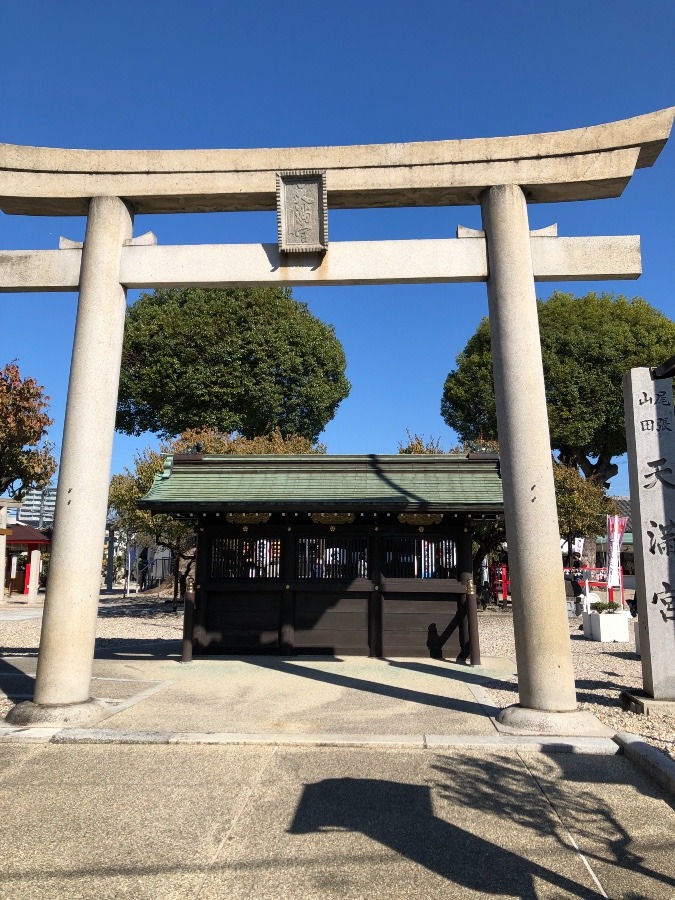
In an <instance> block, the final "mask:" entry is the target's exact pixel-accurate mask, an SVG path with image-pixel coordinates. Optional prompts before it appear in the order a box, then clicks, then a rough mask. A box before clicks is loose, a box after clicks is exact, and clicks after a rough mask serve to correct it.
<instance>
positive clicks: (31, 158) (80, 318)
mask: <svg viewBox="0 0 675 900" xmlns="http://www.w3.org/2000/svg"><path fill="white" fill-rule="evenodd" d="M674 115H675V109H672V108H671V109H665V110H661V111H659V112H655V113H651V114H649V115H645V116H638V117H636V118H633V119H625V120H622V121H619V122H613V123H610V124H607V125H598V126H595V127H590V128H580V129H574V130H571V131H561V132H552V133H549V134H537V135H521V136H518V137H503V138H479V139H475V140H450V141H431V142H420V143H408V144H375V145H364V146H353V147H309V148H291V149H276V150H262V149H261V150H149V151H145V150H144V151H141V150H109V151H93V150H62V149H53V148H45V147H24V146H17V145H13V144H0V209H1V210H3V211H4V212H5V213H8V214H16V215H55V216H70V215H72V216H80V215H86V216H87V230H86V236H85V239H84V243H83V245H82V246H80V245H79V244H77V243H75V242H72V241H67V240H65V241H63V242H62V244H61V248H62V249H58V250H36V251H32V250H26V251H4V252H2V251H0V291H6V292H8V291H73V290H78V291H79V302H78V313H77V321H76V326H75V340H74V346H73V357H72V363H71V375H70V384H69V389H68V403H67V407H66V421H65V427H64V436H63V443H62V454H61V464H60V470H59V482H58V493H57V503H56V514H55V522H54V534H53V543H52V558H51V565H50V577H49V584H48V588H47V596H46V600H45V612H44V621H43V629H42V638H41V643H40V653H39V658H38V669H37V677H36V685H35V695H34V701H33V702H28V703H24V704H19V705H18V706H16V707H15V708H14V710H13V711H12V713H10V716H11V717H12V721H14V722H17V723H28V724H30V723H37V722H53V723H55V724H59V723H63V722H64V721H68V722H76V721H83V722H84V721H93V720H95V719H96V718H99V717H101V715H102V714H103V713H102V711H101V710H100V709H99V708H98V707H97V705H96V704H95V703H94V701H91V700H90V699H89V690H90V680H91V672H92V663H93V651H94V639H95V629H96V615H97V606H98V595H99V586H100V557H101V539H102V535H103V532H104V528H105V522H106V512H107V496H108V480H109V476H110V460H111V452H112V440H113V433H114V423H115V412H116V404H117V387H118V381H119V369H120V361H121V352H122V338H123V333H124V318H125V309H126V290H127V289H128V288H159V287H163V288H173V287H188V286H200V287H206V288H208V287H226V286H230V285H260V284H283V285H289V286H291V285H305V284H315V285H339V284H396V283H408V284H414V283H425V282H461V281H486V282H487V288H488V305H489V317H490V334H491V341H492V350H493V370H494V380H495V395H496V402H497V424H498V431H499V441H500V448H501V456H502V477H503V486H504V508H505V514H506V532H507V540H508V544H509V561H510V570H511V583H512V595H513V599H514V603H513V610H514V632H515V641H516V657H517V668H518V689H519V698H520V705H519V706H515V707H509V708H508V709H507V710H505V711H504V712H503V713H502V714H501V716H500V718H501V720H502V722H503V723H505V724H507V725H511V726H513V727H524V728H532V729H536V730H545V731H549V732H551V733H558V734H565V733H572V732H574V730H586V729H587V728H588V727H589V722H588V719H586V720H584V716H589V715H590V714H583V713H580V712H577V711H576V694H575V688H574V672H573V669H572V655H571V646H570V639H569V632H568V623H567V613H566V605H565V602H564V593H565V592H564V583H563V571H562V557H561V554H560V542H559V533H558V525H557V516H556V506H555V493H554V488H553V471H552V462H551V450H550V440H549V431H548V418H547V412H546V397H545V392H544V376H543V368H542V363H541V347H540V343H539V330H538V321H537V309H536V296H535V290H534V283H535V281H574V280H583V281H588V280H592V279H599V280H605V279H610V278H637V277H638V276H639V274H640V243H639V238H638V237H635V236H628V237H583V238H565V237H557V236H556V234H555V230H554V229H544V230H542V231H539V232H530V228H529V224H528V215H527V204H528V203H548V202H559V201H572V200H592V199H598V198H608V197H618V196H620V195H621V193H622V191H623V190H624V188H625V187H626V185H627V184H628V182H629V180H630V178H631V177H632V175H633V173H634V170H635V169H636V168H643V167H646V166H651V165H652V164H653V163H654V162H655V160H656V158H657V157H658V155H659V153H660V152H661V150H662V149H663V147H664V145H665V143H666V140H667V139H668V136H669V134H670V130H671V127H672V122H673V116H674ZM322 203H323V204H324V205H323V207H322ZM470 204H475V205H480V207H481V210H482V217H483V230H482V231H479V232H476V231H472V230H470V229H462V228H460V229H458V236H457V238H455V239H450V240H417V241H356V242H333V243H330V244H329V243H328V234H327V217H326V210H327V209H347V208H351V209H356V208H367V207H394V206H446V205H447V206H452V205H462V206H463V205H470ZM274 209H277V211H278V216H279V232H280V234H279V236H280V243H279V244H247V245H206V246H171V247H169V246H166V247H165V246H161V245H158V244H157V243H156V241H155V240H154V236H142V237H140V238H135V239H134V238H132V223H133V218H134V215H142V214H144V213H172V212H181V213H182V212H217V211H220V212H227V211H245V210H274ZM303 245H304V246H303ZM542 571H545V572H546V575H547V577H546V579H545V581H544V583H542V580H541V578H540V573H541V572H542ZM544 585H545V586H544Z"/></svg>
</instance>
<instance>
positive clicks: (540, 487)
mask: <svg viewBox="0 0 675 900" xmlns="http://www.w3.org/2000/svg"><path fill="white" fill-rule="evenodd" d="M481 200H482V202H481V206H482V213H483V227H484V229H485V235H486V239H487V250H488V283H487V287H488V303H489V312H490V335H491V340H492V358H493V366H494V381H495V397H496V401H497V426H498V431H499V446H500V458H501V461H502V482H503V488H504V509H505V513H506V536H507V542H508V552H509V573H510V578H511V594H512V597H513V625H514V629H513V630H514V633H515V641H516V656H517V663H518V692H519V695H520V707H509V708H508V709H506V710H504V711H503V712H502V714H501V716H500V719H501V721H502V722H503V723H504V724H509V725H513V726H515V727H527V725H528V723H530V722H531V723H532V727H535V726H536V727H540V725H541V723H540V722H539V721H538V719H537V714H536V713H535V714H534V715H529V714H528V711H545V712H569V711H572V710H575V709H576V693H575V689H574V672H573V669H572V651H571V646H570V638H569V627H568V622H567V610H566V605H565V588H564V581H563V568H562V555H561V551H560V534H559V532H558V515H557V508H556V501H555V490H554V485H553V467H552V460H551V443H550V437H549V429H548V414H547V410H546V395H545V392H544V373H543V367H542V359H541V345H540V341H539V323H538V318H537V306H536V297H535V291H534V277H533V272H532V258H531V251H530V230H529V225H528V218H527V206H526V203H525V196H524V194H523V192H522V190H521V189H520V187H518V186H517V185H501V186H496V187H492V188H489V189H488V190H486V191H485V192H484V194H483V196H482V198H481ZM540 718H541V717H540Z"/></svg>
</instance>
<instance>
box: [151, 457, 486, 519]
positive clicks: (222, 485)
mask: <svg viewBox="0 0 675 900" xmlns="http://www.w3.org/2000/svg"><path fill="white" fill-rule="evenodd" d="M138 505H139V507H140V508H141V509H150V510H152V511H154V512H190V511H194V510H200V511H209V510H212V511H216V510H230V511H235V510H249V511H250V510H254V509H255V510H262V511H269V510H316V511H319V512H320V511H322V510H324V511H330V510H334V511H337V510H348V509H352V510H353V509H364V508H367V509H371V510H377V509H386V510H404V509H407V510H420V509H436V510H439V511H440V510H453V511H460V510H463V511H466V512H470V511H472V510H478V511H483V512H488V511H489V512H499V511H501V510H502V509H503V499H502V482H501V478H500V475H499V459H498V458H497V457H496V456H494V455H491V454H481V453H476V454H469V456H468V457H467V456H460V455H443V456H441V455H439V456H431V455H410V456H407V455H402V454H398V455H395V456H323V455H318V454H317V455H312V456H234V455H227V456H206V455H204V456H202V455H201V454H197V453H195V454H182V455H180V456H178V455H176V456H174V457H171V456H169V457H167V459H166V462H165V465H164V471H163V472H162V473H161V474H160V475H157V476H156V477H155V481H154V484H153V486H152V488H151V490H150V492H149V493H148V494H147V496H146V497H144V498H143V499H142V500H139V502H138Z"/></svg>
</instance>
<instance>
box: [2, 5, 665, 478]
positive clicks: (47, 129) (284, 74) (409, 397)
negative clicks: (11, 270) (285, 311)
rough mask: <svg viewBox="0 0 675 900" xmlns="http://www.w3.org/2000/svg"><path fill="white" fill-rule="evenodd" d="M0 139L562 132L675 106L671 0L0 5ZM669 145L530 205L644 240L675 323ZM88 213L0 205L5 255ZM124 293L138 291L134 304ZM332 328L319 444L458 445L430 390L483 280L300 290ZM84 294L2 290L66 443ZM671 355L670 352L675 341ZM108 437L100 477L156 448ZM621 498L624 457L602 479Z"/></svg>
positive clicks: (188, 225) (649, 295)
mask: <svg viewBox="0 0 675 900" xmlns="http://www.w3.org/2000/svg"><path fill="white" fill-rule="evenodd" d="M0 21H1V23H2V25H1V28H0V85H1V88H0V141H6V142H9V143H18V144H32V145H41V146H53V147H84V148H103V149H115V148H121V149H127V148H128V149H134V148H192V147H197V148H199V147H275V146H280V147H281V146H311V145H323V144H358V143H380V142H387V141H419V140H437V139H443V138H462V137H466V138H470V137H481V136H493V135H507V134H523V133H528V132H540V131H555V130H559V129H566V128H574V127H578V126H583V125H593V124H598V123H601V122H609V121H613V120H615V119H621V118H626V117H629V116H633V115H639V114H641V113H646V112H651V111H653V110H656V109H660V108H662V107H666V106H671V105H673V104H675V62H674V60H675V55H674V54H673V42H674V39H675V4H674V3H672V2H671V0H643V2H641V3H640V4H636V3H635V2H625V0H612V2H609V0H607V2H603V0H597V2H593V3H589V2H588V0H566V2H565V3H546V2H544V3H542V2H535V0H532V2H526V0H511V2H508V0H488V2H481V3H478V2H469V0H465V2H460V0H417V2H415V3H410V2H408V3H404V2H398V0H387V2H385V0H382V2H379V0H361V2H353V0H340V2H337V0H334V2H324V3H317V2H308V0H286V2H284V3H281V2H271V0H248V2H246V3H243V2H238V0H230V2H227V3H223V2H216V0H194V2H192V3H185V2H180V0H142V2H138V0H133V2H130V0H115V2H114V3H105V4H104V3H91V2H87V0H61V2H59V3H50V2H49V0H40V2H36V0H21V2H18V0H0ZM674 211H675V138H673V139H672V140H671V143H670V144H669V145H667V146H666V148H665V150H664V151H663V153H662V154H661V157H660V158H659V160H658V161H657V163H656V165H655V166H654V167H653V168H652V169H645V170H639V171H638V172H637V173H636V175H635V176H634V178H633V180H632V181H631V183H630V184H629V186H628V188H627V189H626V191H625V192H624V195H623V197H621V198H619V199H616V200H607V201H591V202H587V203H576V204H554V205H538V206H531V207H530V221H531V225H532V227H533V228H538V227H542V226H544V225H548V224H550V223H551V222H557V223H558V226H559V234H561V235H584V234H588V235H605V234H639V235H641V237H642V252H643V270H644V274H643V276H642V277H641V278H640V279H639V280H638V281H634V282H607V283H602V282H595V283H592V284H586V283H582V282H579V283H567V284H563V285H555V284H546V285H538V291H537V292H538V296H540V297H546V296H548V295H549V294H550V293H551V292H552V291H553V290H554V289H556V288H561V289H563V290H571V291H574V292H575V293H578V294H583V293H585V292H586V291H587V290H589V289H595V290H603V289H604V290H608V291H612V292H615V293H625V294H627V295H628V296H634V295H636V294H639V295H640V296H643V297H645V298H646V299H647V300H648V301H649V302H650V303H652V304H653V305H654V306H656V307H657V308H658V309H660V310H662V311H663V312H664V313H666V315H668V316H670V317H671V318H675V289H674V288H675V254H674V252H673V251H674V248H673V214H674ZM458 223H461V224H464V225H468V226H472V227H478V226H479V224H480V219H479V212H478V210H477V209H476V208H475V207H469V208H458V207H449V208H445V209H416V210H415V209H413V210H357V211H333V212H331V214H330V219H329V234H330V239H331V240H334V241H337V240H360V239H378V238H380V239H394V238H418V237H419V238H422V237H453V236H454V233H455V229H456V226H457V224H458ZM84 224H85V223H84V219H81V218H70V219H65V218H61V219H56V218H38V217H36V218H31V217H15V216H5V215H4V214H2V213H0V249H38V248H55V247H56V246H57V243H58V238H59V235H61V234H63V235H66V236H68V237H71V238H77V239H81V238H82V236H83V234H84ZM149 229H151V230H153V231H154V232H155V233H156V234H157V236H158V240H159V242H160V243H164V244H173V243H220V242H223V243H225V242H257V241H270V242H271V241H275V240H276V219H275V215H274V214H273V213H246V214H218V215H185V216H139V217H137V219H136V225H135V233H136V234H140V233H142V232H143V231H146V230H149ZM135 296H137V294H136V293H134V292H130V295H129V299H130V300H133V299H135ZM295 296H297V297H298V298H299V299H301V300H303V301H305V302H307V303H308V304H309V306H310V308H311V309H312V311H313V312H314V314H315V315H317V316H319V317H320V318H321V319H323V320H324V321H326V322H330V323H332V324H333V325H334V326H335V330H336V333H337V335H338V337H339V338H340V340H341V341H342V343H343V345H344V347H345V351H346V354H347V359H348V375H349V378H350V379H351V382H352V392H351V395H350V397H349V398H348V399H347V400H346V401H344V403H343V404H342V406H341V407H340V409H339V410H338V413H337V416H336V417H335V419H334V420H333V421H332V422H331V423H330V424H329V425H328V427H327V428H326V431H325V433H324V435H323V438H322V439H323V440H324V441H325V442H326V443H327V445H328V449H329V452H332V453H369V452H379V453H388V452H396V449H397V444H398V441H399V440H401V439H404V438H405V431H406V428H409V429H410V430H412V431H417V432H422V433H424V434H426V435H433V436H436V437H440V438H441V440H442V442H443V444H444V445H446V446H450V445H452V444H453V443H454V442H455V436H454V434H453V433H452V432H451V431H450V429H449V428H448V427H447V426H446V425H445V424H444V423H443V421H442V419H441V417H440V412H439V406H440V396H441V391H442V386H443V381H444V379H445V376H446V375H447V373H448V371H449V369H450V368H452V366H453V363H454V359H455V356H456V355H457V353H458V352H459V351H460V350H461V349H462V347H463V346H464V344H465V343H466V341H467V339H468V338H469V337H470V336H471V334H472V333H473V332H474V330H475V328H476V325H477V323H478V321H479V319H480V318H481V317H482V316H484V315H486V313H487V299H486V292H485V286H484V285H482V284H464V285H462V284H455V285H425V286H393V287H392V286H383V287H353V288H346V287H340V288H325V287H324V288H314V289H311V288H305V289H296V290H295ZM76 300H77V298H76V295H74V294H42V295H40V294H19V295H2V296H0V305H1V309H2V316H1V318H0V363H4V361H6V360H9V359H12V358H14V357H17V358H18V359H19V362H20V365H21V369H22V372H23V373H24V374H27V375H32V376H34V377H35V378H37V379H38V381H39V382H40V383H41V384H43V385H44V386H45V389H46V392H47V393H48V394H49V395H50V396H51V398H52V399H51V413H52V415H53V417H54V418H55V424H54V426H53V428H52V433H51V438H52V440H53V441H54V442H55V443H56V445H57V448H58V445H59V443H60V439H61V430H62V427H63V415H64V408H65V398H66V391H67V382H68V366H69V360H70V352H71V346H72V335H73V326H74V319H75V308H76ZM673 352H674V353H675V348H673ZM154 443H156V442H155V439H154V437H153V436H151V435H146V436H143V437H141V438H139V439H135V438H128V437H125V436H122V435H116V437H115V446H114V452H113V471H121V470H122V468H124V466H127V465H130V464H131V463H132V460H133V454H134V451H135V450H136V449H137V448H141V447H143V446H146V445H148V444H154ZM612 491H613V493H619V494H627V493H628V482H627V475H626V469H625V465H622V466H621V471H620V474H619V476H617V478H616V479H614V481H613V483H612Z"/></svg>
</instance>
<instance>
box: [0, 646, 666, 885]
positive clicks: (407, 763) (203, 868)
mask: <svg viewBox="0 0 675 900" xmlns="http://www.w3.org/2000/svg"><path fill="white" fill-rule="evenodd" d="M161 643H162V644H163V645H165V644H166V642H161ZM176 646H177V644H176ZM484 662H485V665H484V666H482V667H480V668H478V669H471V668H469V667H466V666H461V665H456V664H453V663H448V662H442V661H433V660H371V659H364V658H343V659H326V658H315V659H312V658H288V659H284V658H271V657H257V658H256V657H250V658H246V659H208V658H206V659H199V660H196V661H195V662H193V663H191V664H190V665H181V664H180V663H179V662H178V660H177V657H176V655H175V653H173V651H172V652H171V653H169V654H167V652H166V647H165V646H164V649H163V650H162V652H161V653H160V652H159V650H158V647H157V646H156V643H155V642H148V643H142V642H137V643H134V644H133V645H131V646H129V647H127V649H125V648H124V647H121V646H120V647H116V648H115V649H114V650H113V651H111V653H110V658H105V659H97V660H95V663H94V679H93V682H92V690H93V693H94V695H95V696H96V697H97V698H98V699H99V701H100V702H101V703H102V704H103V705H104V706H105V710H106V718H104V719H103V720H102V721H100V722H99V723H97V725H96V726H95V727H92V728H87V729H76V728H57V727H53V728H42V729H38V728H28V729H20V728H11V727H10V726H7V725H0V808H2V810H3V814H2V816H1V817H0V840H1V841H2V848H3V851H2V854H0V897H2V898H3V900H4V897H7V898H8V900H10V898H11V900H29V898H30V900H41V898H59V900H61V898H69V897H72V898H94V897H95V898H97V900H98V898H118V897H125V896H129V897H134V898H152V900H156V898H165V897H166V898H173V897H175V898H193V897H194V898H197V897H198V898H202V900H206V898H227V900H230V898H232V900H236V898H255V900H267V898H269V900H284V898H293V900H295V898H297V900H309V898H321V900H324V898H325V900H333V898H355V900H356V898H368V900H371V898H375V900H376V898H387V900H392V898H399V897H401V898H424V900H434V898H437V897H438V898H441V897H442V898H444V900H448V898H462V900H464V898H474V897H505V898H551V900H553V898H555V900H559V898H568V897H569V898H597V897H612V898H625V900H647V898H650V900H651V898H654V900H669V898H672V897H675V854H673V852H672V844H673V834H674V833H675V811H674V809H675V805H674V804H673V801H672V797H671V795H669V794H666V793H663V792H661V790H660V789H659V788H658V787H657V786H656V784H655V783H654V782H653V781H651V780H649V779H648V778H647V777H646V776H645V775H643V774H642V773H641V772H640V771H639V770H638V768H636V767H635V766H634V765H633V763H632V762H631V761H630V760H629V759H628V758H627V757H625V756H622V755H619V752H618V751H619V748H618V746H617V745H616V744H615V743H614V742H612V741H611V740H609V738H608V737H606V736H605V737H603V736H595V737H587V738H574V739H566V738H545V737H540V736H536V735H514V734H510V733H507V732H505V731H504V730H503V729H502V730H500V729H499V728H498V727H497V724H496V723H495V721H494V714H495V712H496V710H495V709H494V708H493V707H491V705H490V698H489V694H488V693H487V691H486V688H485V685H486V683H487V681H486V679H489V678H493V677H497V678H498V677H499V675H500V674H505V673H510V672H512V671H513V662H512V661H511V660H509V659H506V658H495V659H486V660H485V661H484ZM35 666H36V659H35V657H15V658H4V659H3V660H0V688H1V689H2V691H3V692H4V693H5V695H6V696H7V697H10V698H11V699H13V700H15V701H18V700H21V699H24V698H28V697H30V696H31V694H32V688H33V676H34V673H35ZM669 798H671V799H669Z"/></svg>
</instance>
